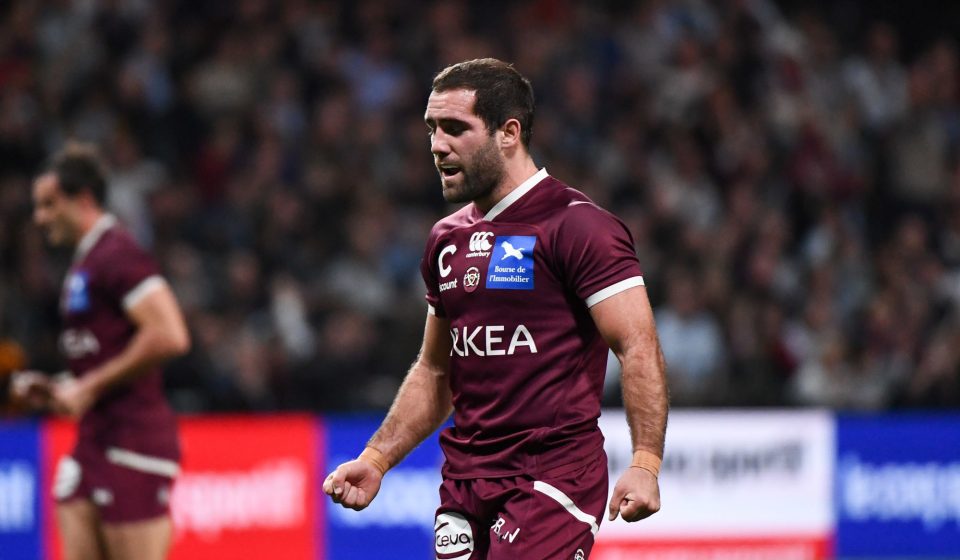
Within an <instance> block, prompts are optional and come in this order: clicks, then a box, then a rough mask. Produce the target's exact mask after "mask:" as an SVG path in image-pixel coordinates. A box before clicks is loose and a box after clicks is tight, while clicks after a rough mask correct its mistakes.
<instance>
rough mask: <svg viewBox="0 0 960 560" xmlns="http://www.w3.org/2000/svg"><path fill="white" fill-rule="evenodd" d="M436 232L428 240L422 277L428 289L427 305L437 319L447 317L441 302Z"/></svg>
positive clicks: (424, 253) (421, 271)
mask: <svg viewBox="0 0 960 560" xmlns="http://www.w3.org/2000/svg"><path fill="white" fill-rule="evenodd" d="M438 237H439V236H438V234H437V232H436V230H434V231H431V232H430V238H429V239H428V240H427V246H426V248H425V249H424V251H423V258H422V259H420V275H421V276H423V283H424V285H425V286H426V289H427V295H426V300H427V305H428V306H429V307H428V310H429V312H430V314H432V315H436V316H437V317H446V315H447V313H446V310H444V308H443V303H442V302H441V301H440V284H439V281H438V276H437V239H438Z"/></svg>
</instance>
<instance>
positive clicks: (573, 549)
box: [434, 451, 608, 560]
mask: <svg viewBox="0 0 960 560" xmlns="http://www.w3.org/2000/svg"><path fill="white" fill-rule="evenodd" d="M599 455H600V456H599V457H596V458H593V460H592V461H588V462H586V463H579V464H576V465H573V466H564V467H558V468H556V469H552V470H549V471H546V472H544V473H543V474H542V475H540V476H539V477H533V476H527V475H523V476H514V477H507V478H493V479H468V480H456V479H446V480H444V481H443V484H441V486H440V507H439V508H438V509H437V516H436V521H435V525H434V544H435V548H436V554H437V556H436V557H437V559H438V560H513V559H517V558H523V559H524V560H547V559H549V560H585V559H586V558H588V557H589V556H590V550H591V549H592V548H593V539H594V536H595V535H596V534H597V530H598V529H599V528H600V521H601V520H602V519H603V514H604V511H605V509H606V502H607V483H608V481H607V461H606V455H605V454H604V453H603V452H602V451H601V452H600V454H599Z"/></svg>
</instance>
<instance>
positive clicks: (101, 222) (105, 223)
mask: <svg viewBox="0 0 960 560" xmlns="http://www.w3.org/2000/svg"><path fill="white" fill-rule="evenodd" d="M116 223H117V218H116V216H114V215H113V214H104V215H103V216H100V218H99V219H97V221H96V222H94V224H93V227H92V228H90V231H88V232H87V233H85V234H83V237H82V238H81V239H80V243H77V250H76V251H75V252H74V253H73V262H78V261H80V259H82V258H83V257H85V256H87V253H89V252H90V249H93V246H94V245H96V244H97V241H100V237H101V236H102V235H103V234H104V233H106V231H107V230H108V229H110V228H112V227H113V226H114V225H115V224H116Z"/></svg>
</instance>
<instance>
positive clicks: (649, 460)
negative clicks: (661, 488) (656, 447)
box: [630, 449, 661, 477]
mask: <svg viewBox="0 0 960 560" xmlns="http://www.w3.org/2000/svg"><path fill="white" fill-rule="evenodd" d="M660 463H661V460H660V457H657V456H656V455H654V454H653V453H651V452H649V451H647V450H645V449H638V450H636V451H634V452H633V462H632V463H630V468H631V469H643V470H645V471H648V472H650V473H651V474H653V476H655V477H656V476H660Z"/></svg>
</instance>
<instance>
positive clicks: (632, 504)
mask: <svg viewBox="0 0 960 560" xmlns="http://www.w3.org/2000/svg"><path fill="white" fill-rule="evenodd" d="M590 314H591V315H592V317H593V320H594V322H595V323H596V325H597V329H598V330H599V331H600V334H601V335H602V336H603V338H604V340H606V342H607V344H608V345H609V346H610V349H611V350H613V353H614V354H615V355H616V356H617V359H619V360H620V364H621V368H622V370H623V378H622V381H621V384H622V388H623V404H624V408H625V410H626V415H627V423H628V424H629V425H630V435H631V439H632V443H633V450H634V460H633V463H632V464H631V467H630V468H628V469H627V470H626V472H624V474H623V475H622V476H621V477H620V479H619V480H618V481H617V484H616V486H615V487H614V492H613V497H612V499H611V502H610V520H611V521H612V520H614V519H616V516H617V514H618V513H619V514H620V515H621V516H622V517H623V519H624V520H625V521H638V520H640V519H643V518H645V517H649V516H650V515H653V514H654V513H656V512H657V511H658V510H659V509H660V487H659V484H658V481H657V474H658V473H659V467H660V465H659V463H660V459H661V458H662V457H663V442H664V437H665V434H666V429H667V409H668V406H669V404H668V397H667V383H666V375H665V364H664V359H663V353H662V352H661V350H660V342H659V340H658V338H657V330H656V326H655V324H654V320H653V310H652V309H651V307H650V300H649V299H648V297H647V290H646V288H644V287H643V286H636V287H633V288H629V289H627V290H625V291H622V292H620V293H618V294H616V295H613V296H611V297H609V298H607V299H605V300H603V301H600V302H599V303H597V304H595V305H594V306H593V307H591V308H590Z"/></svg>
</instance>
